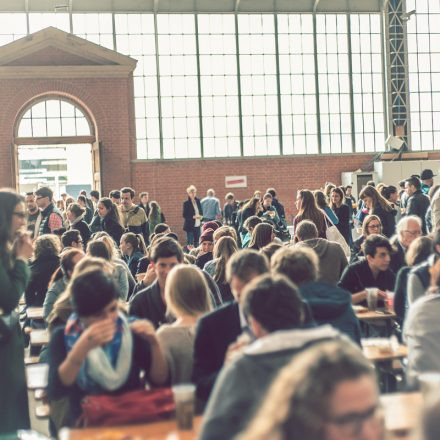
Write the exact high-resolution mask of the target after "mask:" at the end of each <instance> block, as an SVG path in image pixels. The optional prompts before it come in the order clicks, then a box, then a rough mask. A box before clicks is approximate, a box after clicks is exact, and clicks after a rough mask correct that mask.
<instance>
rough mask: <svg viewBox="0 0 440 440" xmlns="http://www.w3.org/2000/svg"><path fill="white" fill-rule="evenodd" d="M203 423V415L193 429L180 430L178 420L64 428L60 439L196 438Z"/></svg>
mask: <svg viewBox="0 0 440 440" xmlns="http://www.w3.org/2000/svg"><path fill="white" fill-rule="evenodd" d="M201 424H202V416H198V417H195V419H194V429H193V430H192V431H178V430H177V427H176V421H175V420H174V419H173V420H166V421H163V422H156V423H147V424H143V425H127V426H115V427H107V428H85V429H63V430H62V431H60V433H59V439H60V440H86V439H87V440H195V439H196V438H197V434H198V432H199V430H200V426H201Z"/></svg>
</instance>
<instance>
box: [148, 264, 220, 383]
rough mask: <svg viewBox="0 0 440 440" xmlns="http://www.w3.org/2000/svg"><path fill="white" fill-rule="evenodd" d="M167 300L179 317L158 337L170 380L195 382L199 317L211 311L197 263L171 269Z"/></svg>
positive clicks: (174, 314)
mask: <svg viewBox="0 0 440 440" xmlns="http://www.w3.org/2000/svg"><path fill="white" fill-rule="evenodd" d="M165 302H166V304H167V308H168V310H169V311H170V312H171V313H172V314H173V316H174V317H175V318H176V321H175V322H174V323H173V324H163V325H161V326H160V327H159V330H158V332H157V338H158V340H159V343H160V345H161V347H162V350H163V353H164V355H165V358H166V360H167V363H168V369H169V377H168V383H170V384H171V385H174V384H178V383H188V382H191V376H192V370H193V353H194V337H195V326H196V323H197V319H198V318H200V316H202V315H204V314H205V313H208V312H210V311H211V309H212V306H211V298H210V296H209V291H208V285H207V284H206V281H205V278H204V276H203V274H202V273H201V272H200V270H199V269H197V268H196V267H194V266H190V265H186V264H180V265H177V266H175V267H173V269H172V270H171V271H170V273H169V274H168V277H167V282H166V285H165Z"/></svg>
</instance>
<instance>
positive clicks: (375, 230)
mask: <svg viewBox="0 0 440 440" xmlns="http://www.w3.org/2000/svg"><path fill="white" fill-rule="evenodd" d="M371 234H379V235H382V222H381V221H380V218H379V217H378V216H377V215H374V214H369V215H367V216H366V217H365V218H364V221H363V222H362V235H360V236H359V237H358V238H356V240H354V241H353V244H352V245H351V249H350V250H351V255H350V264H351V263H354V262H356V261H359V259H360V258H361V257H364V253H363V251H362V245H363V244H364V241H365V239H366V238H367V237H368V236H369V235H371Z"/></svg>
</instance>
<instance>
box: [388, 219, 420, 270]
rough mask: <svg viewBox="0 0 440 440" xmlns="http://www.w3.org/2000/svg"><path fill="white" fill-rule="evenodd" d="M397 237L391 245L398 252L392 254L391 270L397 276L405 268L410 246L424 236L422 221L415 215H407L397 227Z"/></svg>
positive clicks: (392, 239) (392, 238)
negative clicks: (406, 255)
mask: <svg viewBox="0 0 440 440" xmlns="http://www.w3.org/2000/svg"><path fill="white" fill-rule="evenodd" d="M396 233H397V234H396V235H395V236H394V237H391V239H390V243H391V245H392V246H393V247H394V248H395V249H396V250H397V251H396V252H393V253H392V254H391V263H390V269H391V270H392V271H393V272H394V273H395V274H397V272H399V270H400V269H401V268H402V267H403V266H405V254H406V252H407V251H408V248H409V246H410V244H411V243H412V242H413V240H414V239H415V238H417V237H420V236H421V235H422V221H421V220H420V218H419V217H417V216H415V215H407V216H405V217H402V219H401V220H400V221H399V223H397V225H396Z"/></svg>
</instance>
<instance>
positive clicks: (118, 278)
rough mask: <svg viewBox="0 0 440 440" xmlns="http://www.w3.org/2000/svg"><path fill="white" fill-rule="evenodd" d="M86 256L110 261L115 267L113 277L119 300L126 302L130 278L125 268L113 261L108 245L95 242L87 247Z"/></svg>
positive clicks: (100, 241) (99, 241)
mask: <svg viewBox="0 0 440 440" xmlns="http://www.w3.org/2000/svg"><path fill="white" fill-rule="evenodd" d="M86 255H88V256H90V257H96V258H102V259H104V260H106V261H108V262H109V263H110V264H111V265H112V267H113V271H112V273H113V276H114V279H115V282H116V285H117V286H118V290H119V298H121V299H123V300H124V301H125V300H127V298H128V292H129V285H128V277H127V273H126V272H125V269H124V267H123V266H122V265H121V264H119V263H117V262H115V261H113V260H112V256H111V254H110V252H109V251H108V247H107V245H106V244H105V243H104V242H103V241H102V240H93V241H91V242H90V243H89V244H88V245H87V251H86Z"/></svg>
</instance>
